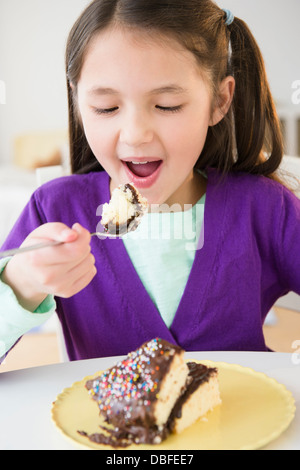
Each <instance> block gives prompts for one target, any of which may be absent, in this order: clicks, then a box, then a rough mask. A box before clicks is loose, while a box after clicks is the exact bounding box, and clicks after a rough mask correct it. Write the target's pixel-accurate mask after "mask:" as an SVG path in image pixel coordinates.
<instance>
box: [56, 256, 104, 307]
mask: <svg viewBox="0 0 300 470" xmlns="http://www.w3.org/2000/svg"><path fill="white" fill-rule="evenodd" d="M96 274H97V269H96V266H95V264H94V258H93V256H92V255H91V257H90V258H89V259H88V260H86V261H85V262H84V263H81V265H80V266H77V267H76V268H74V269H73V270H72V272H71V273H70V279H69V280H70V281H71V282H70V283H69V285H67V286H64V287H63V288H62V289H61V291H60V293H59V294H56V295H59V296H60V297H63V298H68V297H72V296H73V295H75V294H77V293H78V292H80V291H81V290H83V289H84V288H85V287H87V286H88V284H90V282H91V281H92V280H93V278H94V277H95V276H96Z"/></svg>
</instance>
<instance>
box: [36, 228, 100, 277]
mask: <svg viewBox="0 0 300 470" xmlns="http://www.w3.org/2000/svg"><path fill="white" fill-rule="evenodd" d="M45 229H46V228H45ZM70 232H71V233H70ZM46 233H47V234H49V233H50V231H49V232H46ZM51 233H52V234H55V233H56V237H57V238H56V239H58V238H59V237H61V239H63V238H65V240H68V239H69V240H70V241H65V242H64V243H63V244H62V245H58V246H54V247H47V248H43V249H41V250H38V251H33V252H31V253H29V256H30V263H31V264H32V265H35V266H42V265H43V266H55V265H62V264H68V266H66V267H65V270H70V269H72V268H73V267H74V266H76V265H77V264H79V263H80V262H81V261H83V260H84V259H85V258H86V257H87V256H88V255H89V254H90V251H91V246H90V240H91V235H90V233H89V232H88V231H87V230H86V229H84V228H83V227H81V226H80V225H79V224H76V226H75V227H74V228H72V229H68V228H66V227H62V231H59V227H55V228H54V230H52V232H51ZM32 241H33V239H32V240H31V242H32ZM35 241H37V239H35Z"/></svg>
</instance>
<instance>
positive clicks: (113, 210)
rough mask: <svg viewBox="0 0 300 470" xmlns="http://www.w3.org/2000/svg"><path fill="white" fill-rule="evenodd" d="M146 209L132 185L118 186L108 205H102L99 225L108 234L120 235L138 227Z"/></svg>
mask: <svg viewBox="0 0 300 470" xmlns="http://www.w3.org/2000/svg"><path fill="white" fill-rule="evenodd" d="M147 207H148V203H147V200H146V199H145V198H143V197H142V196H141V194H140V193H139V191H138V190H137V189H136V188H135V187H134V186H133V184H132V183H131V184H125V185H120V186H118V187H117V188H116V189H115V190H114V191H113V192H112V195H111V200H110V202H109V203H108V204H104V206H103V212H102V219H101V224H102V225H103V227H104V228H105V230H106V231H107V232H109V233H110V234H116V235H122V234H125V233H126V232H127V231H128V230H131V231H132V230H134V229H136V228H137V227H138V225H139V223H140V220H141V218H142V217H143V215H144V214H145V212H146V210H147Z"/></svg>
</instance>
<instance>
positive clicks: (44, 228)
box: [24, 222, 78, 245]
mask: <svg viewBox="0 0 300 470" xmlns="http://www.w3.org/2000/svg"><path fill="white" fill-rule="evenodd" d="M77 238H78V233H77V231H76V230H73V229H71V228H69V227H68V226H67V225H65V224H63V223H61V222H54V223H48V224H44V225H41V226H40V227H38V228H37V229H36V230H34V231H33V232H32V233H31V234H30V235H29V237H27V239H26V240H25V242H24V245H25V244H27V245H29V244H30V243H31V241H32V239H34V240H39V241H41V239H42V240H57V241H61V242H66V243H67V242H71V241H75V240H76V239H77Z"/></svg>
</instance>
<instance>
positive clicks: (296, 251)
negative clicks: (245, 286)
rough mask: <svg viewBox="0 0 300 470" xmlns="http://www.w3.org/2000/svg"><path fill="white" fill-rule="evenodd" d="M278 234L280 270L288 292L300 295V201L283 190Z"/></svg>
mask: <svg viewBox="0 0 300 470" xmlns="http://www.w3.org/2000/svg"><path fill="white" fill-rule="evenodd" d="M280 209H281V210H280V228H279V231H278V234H277V252H278V253H279V259H278V263H279V270H280V277H281V281H282V283H283V285H285V286H286V288H287V290H289V291H293V292H296V293H297V294H299V295H300V200H299V199H298V198H297V197H296V196H295V195H294V194H293V193H291V192H290V191H288V190H286V189H285V188H284V189H283V192H282V200H281V208H280Z"/></svg>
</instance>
